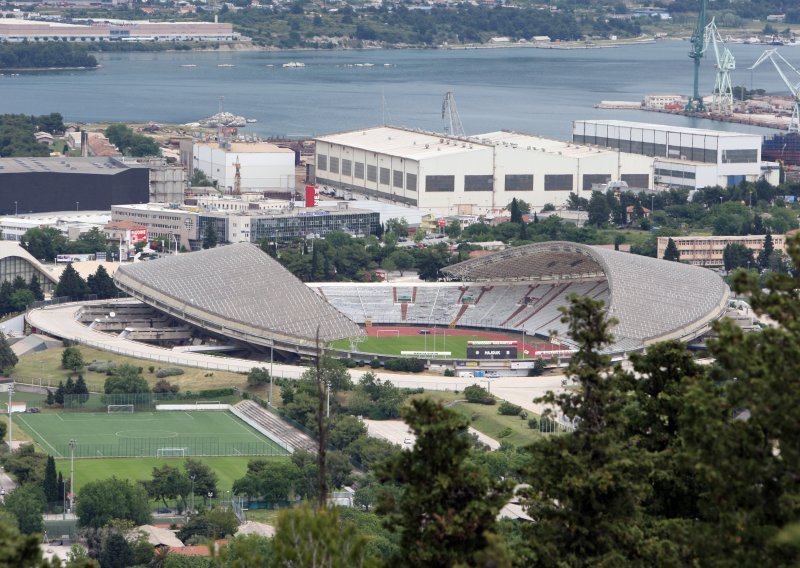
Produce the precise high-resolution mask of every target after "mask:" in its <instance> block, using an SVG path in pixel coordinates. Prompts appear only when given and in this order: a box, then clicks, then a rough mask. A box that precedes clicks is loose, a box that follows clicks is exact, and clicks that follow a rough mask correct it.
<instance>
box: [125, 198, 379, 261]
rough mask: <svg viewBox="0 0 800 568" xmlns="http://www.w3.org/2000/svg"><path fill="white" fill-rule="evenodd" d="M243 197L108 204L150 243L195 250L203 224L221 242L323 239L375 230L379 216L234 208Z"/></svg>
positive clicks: (338, 210) (344, 206) (343, 210)
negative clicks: (196, 203) (203, 202)
mask: <svg viewBox="0 0 800 568" xmlns="http://www.w3.org/2000/svg"><path fill="white" fill-rule="evenodd" d="M237 203H246V202H244V201H243V200H239V199H234V198H226V199H224V200H219V202H217V203H214V204H213V205H212V206H207V207H203V208H202V209H201V208H198V207H187V208H180V207H178V206H170V205H169V204H166V203H148V204H143V205H116V206H114V207H112V208H111V218H112V221H114V222H122V221H129V222H133V223H136V224H137V226H140V227H143V228H146V229H147V235H148V238H149V240H151V241H159V240H160V241H163V242H164V245H165V246H166V244H167V243H170V248H172V247H177V248H178V249H180V247H185V248H186V249H187V250H198V249H200V247H201V245H202V239H203V235H204V231H205V230H206V225H208V224H211V225H213V227H214V231H215V232H216V234H217V239H218V241H219V242H220V243H240V242H252V243H258V242H260V241H262V240H266V241H268V242H271V243H278V244H283V243H289V242H294V241H297V240H299V239H305V238H307V237H309V236H310V235H313V236H314V237H316V238H319V237H325V236H326V235H327V234H328V233H331V232H333V231H344V232H347V233H349V234H351V235H357V236H366V235H374V234H377V232H378V229H379V226H380V214H379V213H377V212H374V211H365V210H362V209H354V208H350V207H349V203H347V202H344V203H338V204H337V206H336V207H313V208H288V207H287V208H284V209H281V210H273V209H258V208H254V209H241V208H236V207H234V206H235V205H236V204H237Z"/></svg>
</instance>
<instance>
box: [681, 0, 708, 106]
mask: <svg viewBox="0 0 800 568" xmlns="http://www.w3.org/2000/svg"><path fill="white" fill-rule="evenodd" d="M705 28H706V0H701V1H700V14H699V15H698V16H697V26H696V27H695V29H694V33H693V34H692V50H691V51H690V52H689V57H691V58H692V60H693V61H694V93H693V95H692V97H691V98H690V99H689V102H688V103H686V107H685V108H684V110H685V111H687V112H705V110H706V106H705V104H704V103H703V97H701V96H700V84H699V82H700V60H701V59H702V58H703V54H705V52H706V49H707V48H708V45H707V44H706V41H705V39H706V37H705V36H706V34H705Z"/></svg>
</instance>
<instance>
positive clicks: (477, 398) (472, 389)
mask: <svg viewBox="0 0 800 568" xmlns="http://www.w3.org/2000/svg"><path fill="white" fill-rule="evenodd" d="M464 398H466V399H467V402H471V403H472V404H494V403H495V400H494V397H493V396H492V395H491V394H489V391H487V390H486V389H485V388H483V387H482V386H480V385H471V386H468V387H466V388H465V389H464Z"/></svg>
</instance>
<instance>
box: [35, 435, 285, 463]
mask: <svg viewBox="0 0 800 568" xmlns="http://www.w3.org/2000/svg"><path fill="white" fill-rule="evenodd" d="M47 448H48V450H53V452H54V453H55V454H56V455H59V454H60V455H61V456H63V457H70V455H71V454H70V447H69V444H58V443H56V444H49V443H48V444H47ZM74 451H75V454H74V455H75V457H76V458H162V457H199V456H204V457H211V456H285V455H286V451H285V450H283V449H279V448H276V447H275V446H274V445H272V444H267V443H264V442H257V441H253V442H230V441H225V440H223V439H220V438H218V437H209V436H202V437H195V436H176V437H174V438H120V439H119V440H118V441H117V443H115V444H85V443H80V444H77V445H76V446H75V448H74Z"/></svg>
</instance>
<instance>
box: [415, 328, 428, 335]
mask: <svg viewBox="0 0 800 568" xmlns="http://www.w3.org/2000/svg"><path fill="white" fill-rule="evenodd" d="M417 333H418V334H420V335H430V334H431V330H430V329H420V330H419V331H418V332H417Z"/></svg>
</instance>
